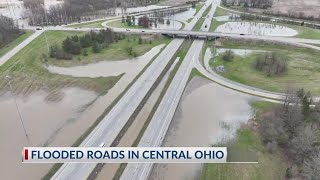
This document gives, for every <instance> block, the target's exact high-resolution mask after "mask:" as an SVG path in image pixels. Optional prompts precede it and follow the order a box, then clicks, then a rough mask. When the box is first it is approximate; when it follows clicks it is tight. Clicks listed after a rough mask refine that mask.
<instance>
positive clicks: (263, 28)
mask: <svg viewBox="0 0 320 180" xmlns="http://www.w3.org/2000/svg"><path fill="white" fill-rule="evenodd" d="M216 32H221V33H233V34H252V35H261V36H295V35H297V34H298V32H297V31H296V30H294V29H291V28H288V27H284V26H279V25H274V24H266V23H256V22H227V23H225V24H223V25H220V26H218V28H217V29H216Z"/></svg>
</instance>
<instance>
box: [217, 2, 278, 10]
mask: <svg viewBox="0 0 320 180" xmlns="http://www.w3.org/2000/svg"><path fill="white" fill-rule="evenodd" d="M222 4H223V5H225V6H229V5H231V6H241V5H243V6H244V7H254V8H262V9H266V8H270V7H272V5H273V0H222Z"/></svg>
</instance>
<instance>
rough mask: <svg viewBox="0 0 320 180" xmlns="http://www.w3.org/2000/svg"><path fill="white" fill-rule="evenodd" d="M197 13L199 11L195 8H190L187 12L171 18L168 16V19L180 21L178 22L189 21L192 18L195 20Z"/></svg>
mask: <svg viewBox="0 0 320 180" xmlns="http://www.w3.org/2000/svg"><path fill="white" fill-rule="evenodd" d="M196 11H197V10H196V9H195V8H190V9H189V10H187V11H184V12H181V13H177V14H174V15H171V16H167V17H166V18H170V19H174V20H178V21H188V20H189V19H190V18H193V16H194V15H195V13H196Z"/></svg>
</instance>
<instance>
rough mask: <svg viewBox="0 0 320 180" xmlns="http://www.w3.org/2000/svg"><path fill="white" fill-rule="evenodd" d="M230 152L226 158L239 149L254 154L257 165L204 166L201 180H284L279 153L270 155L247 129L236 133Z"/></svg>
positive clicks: (258, 139) (253, 133) (257, 138)
mask: <svg viewBox="0 0 320 180" xmlns="http://www.w3.org/2000/svg"><path fill="white" fill-rule="evenodd" d="M227 147H229V149H232V151H228V152H229V153H228V157H229V156H234V155H235V154H234V153H237V150H239V149H246V150H247V152H250V151H251V152H255V153H257V156H258V162H259V163H258V164H205V165H204V169H203V172H202V177H201V179H202V180H211V179H215V180H247V179H250V180H269V179H285V172H286V168H287V167H288V166H287V164H286V163H285V161H283V160H282V158H281V156H280V152H275V153H274V154H270V153H269V152H267V150H266V148H265V146H264V145H263V144H262V142H261V140H260V137H259V135H258V134H257V133H255V132H253V131H252V130H251V129H249V128H242V129H240V130H239V131H238V137H237V138H236V139H235V141H234V142H232V143H231V144H230V145H227Z"/></svg>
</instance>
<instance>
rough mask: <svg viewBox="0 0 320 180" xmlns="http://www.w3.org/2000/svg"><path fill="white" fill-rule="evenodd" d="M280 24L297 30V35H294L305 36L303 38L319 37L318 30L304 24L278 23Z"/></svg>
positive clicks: (319, 32) (319, 31)
mask: <svg viewBox="0 0 320 180" xmlns="http://www.w3.org/2000/svg"><path fill="white" fill-rule="evenodd" d="M279 25H282V26H286V27H289V28H292V29H295V30H296V31H298V35H296V36H295V37H298V38H305V39H320V30H319V29H312V28H308V27H304V26H296V25H288V24H279Z"/></svg>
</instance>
